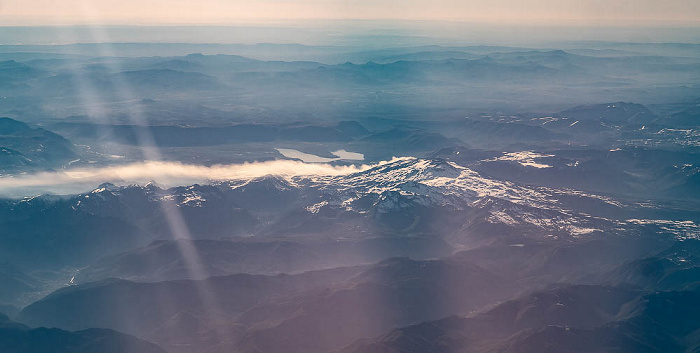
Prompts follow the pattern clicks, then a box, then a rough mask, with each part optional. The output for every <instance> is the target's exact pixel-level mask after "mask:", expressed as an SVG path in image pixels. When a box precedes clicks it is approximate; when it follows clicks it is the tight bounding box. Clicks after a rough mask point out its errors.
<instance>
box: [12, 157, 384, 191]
mask: <svg viewBox="0 0 700 353" xmlns="http://www.w3.org/2000/svg"><path fill="white" fill-rule="evenodd" d="M371 167H372V165H362V166H352V165H350V166H334V165H330V164H324V163H304V162H299V161H290V160H275V161H268V162H252V163H243V164H230V165H213V166H202V165H191V164H183V163H180V162H161V161H146V162H139V163H132V164H123V165H113V166H104V167H94V168H73V169H66V170H63V171H57V172H41V173H35V174H18V175H12V176H5V177H2V178H0V195H1V196H4V197H24V196H32V195H37V194H44V193H51V194H76V193H81V192H85V191H89V190H92V189H93V188H95V187H96V186H97V185H99V184H101V183H104V182H110V183H114V184H117V185H128V184H145V183H147V182H149V181H155V182H157V183H159V184H161V185H165V186H177V185H190V184H194V183H206V182H208V181H223V180H236V179H250V178H257V177H262V176H266V175H279V176H283V177H292V176H304V175H324V176H336V175H346V174H351V173H356V172H360V171H363V170H366V169H369V168H371Z"/></svg>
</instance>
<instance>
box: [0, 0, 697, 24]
mask: <svg viewBox="0 0 700 353" xmlns="http://www.w3.org/2000/svg"><path fill="white" fill-rule="evenodd" d="M319 19H344V20H348V19H373V20H434V21H467V22H481V23H495V24H576V25H582V24H584V25H585V24H589V25H618V24H620V25H649V24H653V25H663V26H689V25H690V26H697V25H700V1H698V0H401V1H399V0H196V1H195V0H146V1H144V0H32V1H27V0H0V25H4V26H25V25H27V26H36V25H79V24H125V25H132V24H136V25H165V24H244V23H261V22H266V21H295V20H319Z"/></svg>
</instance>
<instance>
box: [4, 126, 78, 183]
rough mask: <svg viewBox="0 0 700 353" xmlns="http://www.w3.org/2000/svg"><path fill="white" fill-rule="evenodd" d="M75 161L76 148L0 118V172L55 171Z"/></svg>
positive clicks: (55, 138)
mask: <svg viewBox="0 0 700 353" xmlns="http://www.w3.org/2000/svg"><path fill="white" fill-rule="evenodd" d="M73 158H75V152H74V146H73V144H72V143H70V142H69V141H68V140H66V139H65V138H63V137H62V136H60V135H57V134H55V133H53V132H50V131H48V130H44V129H42V128H38V127H30V126H29V125H27V124H25V123H23V122H21V121H17V120H13V119H10V118H0V171H4V172H8V171H17V170H21V169H23V168H27V169H28V168H52V167H57V166H60V165H61V164H63V163H67V162H69V161H70V160H71V159H73Z"/></svg>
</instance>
